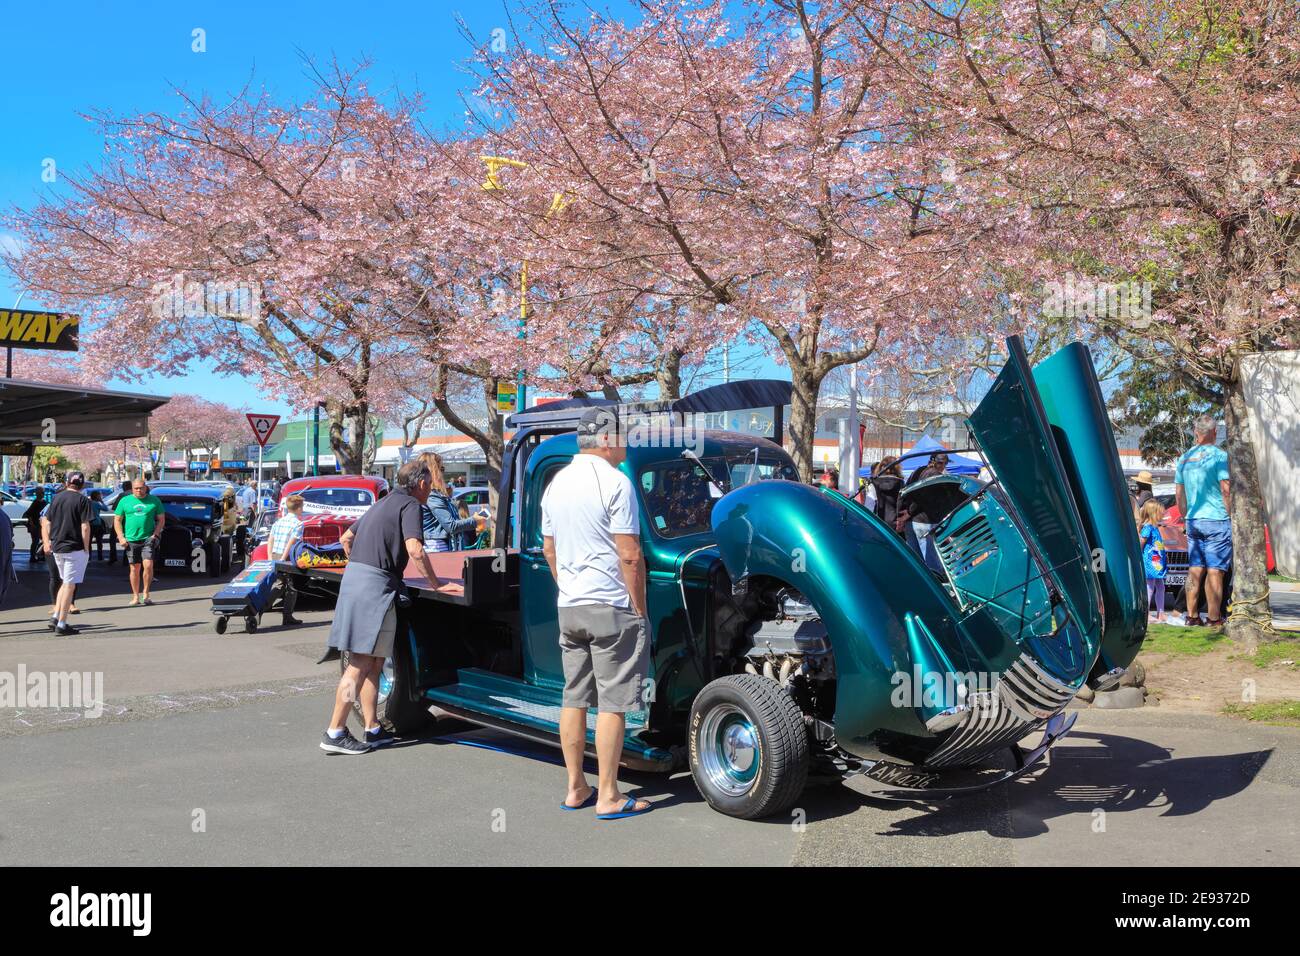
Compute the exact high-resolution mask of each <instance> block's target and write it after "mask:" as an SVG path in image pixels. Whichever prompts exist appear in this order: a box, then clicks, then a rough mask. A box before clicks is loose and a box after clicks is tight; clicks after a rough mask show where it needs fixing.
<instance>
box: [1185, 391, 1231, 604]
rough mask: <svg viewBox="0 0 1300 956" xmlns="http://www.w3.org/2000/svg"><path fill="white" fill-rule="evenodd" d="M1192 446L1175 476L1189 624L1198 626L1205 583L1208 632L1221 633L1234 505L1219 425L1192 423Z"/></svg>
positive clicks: (1204, 419) (1206, 419)
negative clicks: (1216, 630) (1217, 440)
mask: <svg viewBox="0 0 1300 956" xmlns="http://www.w3.org/2000/svg"><path fill="white" fill-rule="evenodd" d="M1195 427H1196V444H1195V445H1193V446H1192V447H1191V448H1189V449H1188V450H1187V451H1185V452H1183V455H1182V457H1181V458H1179V459H1178V465H1177V467H1176V468H1175V470H1174V484H1175V486H1176V487H1177V489H1178V510H1179V511H1180V512H1182V515H1183V521H1184V522H1185V523H1186V528H1187V592H1186V593H1187V623H1189V624H1195V623H1198V622H1199V620H1200V616H1199V615H1198V613H1197V606H1198V605H1199V603H1200V599H1201V582H1202V580H1204V582H1205V613H1206V617H1207V618H1208V620H1207V622H1206V623H1207V624H1209V625H1210V627H1221V626H1222V625H1223V619H1222V618H1221V617H1220V614H1221V613H1222V605H1223V577H1224V575H1225V574H1226V573H1227V572H1228V569H1229V568H1231V567H1232V522H1230V521H1229V520H1228V509H1229V507H1231V505H1232V493H1231V486H1230V484H1229V481H1228V453H1227V452H1225V451H1224V450H1223V449H1222V448H1220V447H1218V446H1217V445H1215V443H1214V440H1215V438H1216V437H1218V432H1219V423H1218V422H1216V421H1215V420H1214V419H1213V418H1211V417H1210V416H1209V415H1202V416H1201V417H1200V418H1198V419H1196V426H1195Z"/></svg>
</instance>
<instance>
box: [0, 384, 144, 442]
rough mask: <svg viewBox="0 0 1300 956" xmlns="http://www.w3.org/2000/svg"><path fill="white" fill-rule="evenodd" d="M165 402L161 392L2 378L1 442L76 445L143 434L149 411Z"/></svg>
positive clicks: (0, 398)
mask: <svg viewBox="0 0 1300 956" xmlns="http://www.w3.org/2000/svg"><path fill="white" fill-rule="evenodd" d="M165 404H167V398H166V397H164V396H161V395H142V394H139V393H136V392H116V391H109V390H107V389H100V388H83V387H81V386H78V385H48V384H45V383H44V382H31V381H27V380H26V379H18V378H0V442H34V443H35V444H38V445H76V444H81V443H83V442H90V441H108V440H113V439H121V438H140V437H142V436H143V435H145V434H147V433H148V430H149V415H150V413H151V412H153V411H154V410H155V409H157V408H159V407H160V406H162V405H165ZM51 423H53V432H52V433H51V429H50V426H51Z"/></svg>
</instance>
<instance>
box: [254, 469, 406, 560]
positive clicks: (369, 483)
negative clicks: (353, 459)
mask: <svg viewBox="0 0 1300 956" xmlns="http://www.w3.org/2000/svg"><path fill="white" fill-rule="evenodd" d="M387 494H388V482H387V481H385V480H384V479H383V478H374V477H370V476H367V475H318V476H309V477H304V478H293V479H290V480H289V481H286V482H285V483H284V485H283V486H281V488H280V497H279V499H278V500H277V502H276V507H277V510H278V512H279V514H281V515H283V514H284V503H285V500H286V499H287V498H288V497H289V496H290V495H301V496H302V498H303V502H304V503H303V509H302V523H303V529H302V539H303V541H305V542H306V543H308V544H312V545H317V546H321V545H331V544H337V543H338V540H339V538H340V537H342V535H343V532H344V531H346V530H347V529H348V528H350V527H351V526H352V523H353V522H354V521H356V520H357V519H358V518H360V517H361V516H362V515H363V514H365V513H366V512H367V511H368V510H369V509H370V506H371V505H373V504H374V503H375V502H376V501H378V500H379V499H380V498H383V497H384V496H385V495H387Z"/></svg>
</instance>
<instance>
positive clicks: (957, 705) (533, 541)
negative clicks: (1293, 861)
mask: <svg viewBox="0 0 1300 956" xmlns="http://www.w3.org/2000/svg"><path fill="white" fill-rule="evenodd" d="M1009 351H1010V355H1011V357H1010V359H1009V361H1008V362H1007V364H1006V366H1005V367H1004V368H1003V369H1002V371H1001V373H1000V374H999V376H998V377H997V379H996V381H995V382H994V384H993V386H992V388H991V389H990V391H989V393H988V395H987V396H986V397H985V399H984V401H983V402H981V404H980V405H979V407H978V408H977V409H976V410H975V412H974V414H972V415H971V418H970V430H971V434H972V435H973V436H974V439H975V441H976V443H977V447H975V448H973V449H956V451H962V452H974V453H976V454H978V455H980V456H981V457H982V459H983V461H984V462H985V464H986V465H987V468H988V471H989V473H990V474H991V475H992V476H993V478H992V480H991V481H989V482H980V481H978V480H976V479H973V478H968V477H961V476H957V475H940V476H935V477H932V478H929V479H926V480H924V481H921V482H918V483H917V484H915V485H913V486H911V487H909V488H908V489H907V490H906V492H905V493H904V494H905V498H910V499H913V500H915V501H916V502H917V503H919V504H920V505H922V506H923V507H924V509H925V510H926V512H927V513H928V514H929V515H931V516H932V518H933V519H934V526H933V530H932V532H931V542H932V543H933V545H934V547H935V550H936V552H937V554H938V555H939V556H940V558H941V562H942V567H943V570H942V571H941V572H940V571H934V570H932V569H930V568H929V567H927V566H926V564H925V563H924V561H923V560H922V559H921V557H920V555H919V554H918V553H917V552H916V551H914V550H913V549H912V548H909V547H908V546H907V545H906V544H905V543H904V542H903V540H902V539H901V538H900V536H899V535H898V534H897V533H896V532H895V531H894V529H893V528H892V527H890V526H887V525H886V524H884V523H883V522H882V521H880V519H878V518H877V517H876V516H875V514H873V513H872V512H870V511H868V510H867V509H866V508H864V507H862V506H861V505H859V504H857V502H855V501H853V500H851V499H848V498H846V497H844V496H843V495H841V494H839V493H838V492H837V491H834V490H831V489H827V488H814V487H811V486H808V485H804V484H802V483H800V482H797V481H794V480H788V479H792V478H793V477H794V474H795V472H794V463H793V461H792V460H791V459H790V457H789V455H788V454H787V453H786V452H785V451H784V450H783V449H782V448H781V447H780V446H778V445H776V444H774V443H772V442H770V441H768V440H766V439H763V438H759V437H756V436H753V435H749V434H743V433H739V432H708V433H704V434H703V435H701V436H699V440H698V441H695V440H692V442H691V444H690V445H689V446H687V447H682V446H681V445H679V446H677V447H675V448H674V447H671V446H662V445H661V446H659V447H646V446H640V447H629V448H628V450H627V460H626V461H625V462H624V463H623V465H622V466H621V468H622V470H623V471H624V472H625V474H627V476H628V477H629V478H630V479H631V480H632V483H633V486H634V487H635V489H636V493H637V496H638V500H637V506H638V509H639V512H640V518H641V528H642V534H641V543H642V549H643V553H644V557H645V560H646V563H647V566H648V575H647V580H648V585H647V600H648V605H649V607H648V611H649V614H648V618H649V638H650V642H651V664H650V674H648V675H647V680H648V681H649V683H650V687H651V689H652V691H653V692H652V693H650V694H648V695H647V696H648V701H647V706H646V707H645V708H644V710H643V711H642V712H640V713H635V714H629V715H628V721H627V734H626V738H625V740H624V763H625V764H626V765H627V766H629V767H633V768H636V769H640V770H651V771H661V772H672V771H675V770H679V769H685V768H689V770H690V772H691V775H692V777H693V778H694V780H695V785H696V787H697V788H698V789H699V791H700V793H701V794H702V795H703V796H704V798H705V800H707V802H708V803H709V804H710V806H712V807H713V808H714V809H716V810H719V811H720V812H722V813H726V814H730V815H732V816H737V817H743V818H754V817H761V816H766V815H771V814H777V813H781V812H784V811H787V810H788V809H789V808H790V807H792V806H794V805H796V804H797V801H798V800H799V798H800V793H801V792H802V790H803V788H804V784H805V782H806V780H807V779H808V777H809V776H810V774H817V775H834V776H854V777H856V778H857V779H859V780H861V781H862V785H863V787H864V788H865V789H866V791H867V792H870V793H873V794H876V795H880V796H890V797H901V798H904V799H909V800H930V799H934V798H936V797H942V796H951V795H954V794H958V793H963V792H970V791H973V790H980V789H984V788H985V787H987V786H990V785H992V784H994V783H998V782H1002V781H1006V780H1010V779H1012V778H1015V777H1017V776H1020V775H1021V774H1024V773H1026V772H1028V771H1029V770H1030V769H1032V768H1033V767H1034V766H1035V765H1036V764H1037V763H1038V761H1039V760H1040V759H1041V758H1042V756H1043V755H1044V754H1045V753H1046V751H1047V750H1048V749H1049V748H1050V747H1051V746H1052V745H1053V744H1054V743H1055V742H1057V741H1058V740H1060V739H1061V737H1062V736H1064V735H1065V734H1066V733H1067V732H1068V730H1069V729H1070V727H1071V725H1072V724H1073V722H1074V714H1070V713H1067V712H1066V707H1067V705H1068V704H1069V703H1070V702H1071V700H1073V698H1074V696H1075V693H1076V692H1077V691H1078V690H1079V688H1080V687H1082V686H1083V685H1084V684H1085V683H1087V684H1088V685H1089V686H1090V687H1093V688H1106V687H1110V686H1113V685H1114V684H1115V683H1117V682H1118V680H1119V678H1120V677H1121V675H1122V674H1123V671H1124V669H1125V668H1126V667H1127V666H1128V664H1129V663H1131V662H1132V660H1133V658H1134V657H1135V656H1136V654H1137V651H1138V648H1139V647H1140V646H1141V643H1142V640H1143V637H1144V636H1145V632H1146V620H1147V617H1146V613H1145V599H1146V592H1145V582H1144V581H1143V579H1142V572H1141V568H1140V566H1139V565H1138V563H1137V562H1129V563H1127V564H1124V565H1122V567H1120V568H1118V569H1117V568H1116V566H1115V565H1116V562H1112V563H1111V564H1110V566H1109V569H1108V572H1107V573H1100V572H1099V571H1098V569H1097V566H1096V562H1095V561H1094V554H1095V553H1096V552H1097V549H1102V553H1106V552H1110V553H1133V552H1135V551H1136V550H1137V547H1138V542H1137V530H1136V528H1135V526H1134V522H1133V519H1132V509H1131V507H1130V505H1129V503H1128V497H1127V493H1126V489H1125V486H1124V481H1123V472H1122V470H1121V467H1120V463H1119V459H1118V455H1117V453H1116V450H1115V442H1114V437H1113V434H1112V432H1111V429H1110V425H1109V422H1108V419H1107V416H1106V411H1105V408H1104V406H1103V404H1102V400H1101V390H1100V387H1099V386H1098V384H1097V379H1096V375H1095V373H1094V371H1093V366H1092V361H1091V357H1090V356H1089V353H1088V351H1087V349H1086V347H1084V346H1082V345H1079V344H1075V345H1071V346H1067V347H1066V348H1065V349H1063V350H1061V351H1060V352H1058V353H1057V354H1056V355H1054V356H1052V357H1050V358H1048V359H1046V360H1045V361H1044V362H1043V363H1040V365H1039V366H1038V368H1037V369H1031V367H1030V365H1029V361H1028V357H1027V355H1026V353H1025V350H1024V347H1023V345H1022V344H1021V342H1020V340H1019V339H1012V340H1010V341H1009ZM789 394H790V385H789V383H780V382H753V381H749V382H744V383H735V384H727V385H720V386H715V387H714V388H711V389H705V390H703V391H701V392H698V393H695V394H693V395H691V396H688V397H687V398H686V399H682V400H680V401H678V402H666V403H655V404H654V405H646V406H628V407H625V412H626V413H627V414H646V415H649V414H655V413H658V412H659V411H663V410H666V411H669V412H684V411H691V412H718V411H732V410H739V409H743V408H751V407H754V405H755V404H756V399H757V398H759V397H763V398H766V399H767V401H764V402H762V403H761V404H765V405H771V406H773V415H774V418H775V420H776V421H778V422H779V420H780V415H781V406H784V405H785V404H786V403H787V402H788V401H789ZM557 404H558V403H557ZM581 411H582V409H581V408H580V407H568V406H561V407H558V408H555V407H550V406H548V407H543V408H539V409H534V410H528V411H525V412H522V413H519V414H516V415H513V416H512V417H511V418H510V420H509V422H508V423H507V425H508V427H510V428H511V429H513V431H514V435H513V437H512V438H511V440H510V442H509V444H508V445H507V447H506V454H505V460H504V463H503V469H502V472H503V475H504V476H505V478H504V481H503V488H502V494H501V495H500V496H499V499H498V503H497V507H498V512H497V521H496V523H495V525H494V528H495V532H494V533H495V535H496V538H495V540H494V545H495V548H494V550H493V551H492V552H460V553H456V552H448V553H442V554H434V555H432V556H431V560H433V562H434V566H435V569H436V570H437V571H438V573H439V575H440V576H441V577H449V578H452V579H455V578H457V577H459V579H460V580H461V581H462V582H463V590H462V591H461V593H452V591H450V590H448V589H445V588H443V589H439V590H437V591H431V590H429V589H428V588H427V587H425V586H422V585H421V584H420V579H418V578H417V577H415V576H408V577H407V585H408V589H409V590H410V591H411V593H412V594H413V595H414V597H415V600H413V601H412V602H411V605H410V607H409V608H401V609H399V611H398V613H399V615H400V617H401V620H400V622H399V629H398V633H399V634H401V635H403V638H402V639H401V640H399V641H398V642H397V644H396V646H395V648H394V653H393V656H392V657H391V658H390V659H389V660H388V661H387V662H386V664H385V668H384V678H383V680H382V681H381V695H382V699H381V707H380V710H381V714H380V716H381V719H382V720H383V721H384V722H385V723H386V724H387V725H389V726H390V728H392V729H396V730H398V731H399V732H413V731H417V730H418V729H419V728H420V725H421V723H422V722H423V721H426V720H427V719H428V716H429V714H428V711H429V708H430V706H431V705H432V707H433V709H434V710H435V711H437V713H438V714H439V715H450V716H452V717H456V718H459V719H463V720H467V721H470V722H472V723H476V724H480V725H483V726H488V727H493V728H497V729H500V730H504V731H509V732H512V733H515V734H519V735H521V736H524V737H528V738H530V739H532V740H536V741H540V742H544V743H548V744H552V745H557V746H558V740H559V715H560V704H561V690H562V687H563V685H564V677H563V673H562V668H561V662H560V647H559V641H558V627H559V625H558V620H557V611H556V588H555V582H554V579H553V578H552V576H551V572H550V569H549V567H548V565H547V562H546V559H545V556H544V554H543V553H542V533H541V522H540V514H541V509H540V500H541V496H542V491H543V489H544V488H545V487H546V484H547V482H548V481H549V480H550V478H551V477H552V476H554V475H555V473H556V472H557V470H558V469H560V468H562V467H564V466H565V465H567V464H568V463H569V462H570V461H571V460H572V459H573V458H574V456H575V455H576V454H577V451H578V446H577V440H576V436H575V434H574V428H575V426H576V423H577V420H578V416H579V415H580V413H581ZM776 433H777V434H779V433H780V431H779V426H778V428H777V429H776ZM1067 461H1068V462H1069V463H1070V468H1069V470H1067V468H1066V465H1065V464H1064V462H1067ZM1074 479H1082V480H1079V481H1076V480H1074ZM512 513H513V514H516V515H517V516H518V520H517V521H516V522H512V521H511V515H512ZM503 554H504V559H505V560H504V563H503V562H502V555H503ZM334 573H336V574H337V573H338V572H334ZM344 658H345V659H344V661H343V662H342V663H343V665H344V666H346V655H344ZM966 675H970V676H976V675H978V677H977V679H976V680H975V682H974V683H972V682H971V681H969V680H968V679H967V676H966ZM900 681H902V682H903V683H906V682H909V681H910V682H912V686H911V689H910V692H909V691H907V690H904V691H903V692H902V693H901V694H900V686H902V685H901V684H900ZM922 684H923V685H924V686H918V685H922ZM1033 732H1041V734H1042V736H1041V739H1040V740H1039V741H1038V743H1037V744H1036V745H1034V746H1032V747H1030V748H1022V747H1021V746H1020V745H1019V742H1020V741H1021V740H1023V739H1025V738H1026V737H1027V735H1029V734H1031V733H1033ZM587 745H588V750H589V751H591V750H592V749H593V748H594V737H593V734H592V732H590V731H589V732H588V736H587ZM1004 755H1006V756H1009V757H1010V761H1011V762H1010V763H1007V762H1005V758H1004Z"/></svg>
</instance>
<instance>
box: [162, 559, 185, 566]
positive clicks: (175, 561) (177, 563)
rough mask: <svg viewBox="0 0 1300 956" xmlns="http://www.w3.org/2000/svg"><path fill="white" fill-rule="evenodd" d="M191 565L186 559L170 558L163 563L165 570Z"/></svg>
mask: <svg viewBox="0 0 1300 956" xmlns="http://www.w3.org/2000/svg"><path fill="white" fill-rule="evenodd" d="M188 564H189V562H188V561H186V560H185V559H184V558H168V559H167V560H166V561H164V562H163V567H165V568H183V567H186V566H187V565H188Z"/></svg>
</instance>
